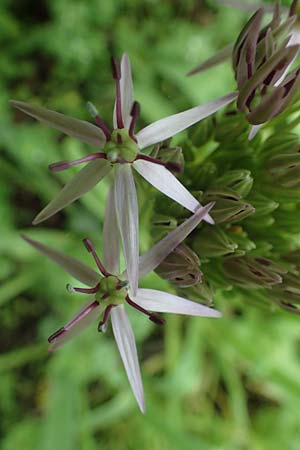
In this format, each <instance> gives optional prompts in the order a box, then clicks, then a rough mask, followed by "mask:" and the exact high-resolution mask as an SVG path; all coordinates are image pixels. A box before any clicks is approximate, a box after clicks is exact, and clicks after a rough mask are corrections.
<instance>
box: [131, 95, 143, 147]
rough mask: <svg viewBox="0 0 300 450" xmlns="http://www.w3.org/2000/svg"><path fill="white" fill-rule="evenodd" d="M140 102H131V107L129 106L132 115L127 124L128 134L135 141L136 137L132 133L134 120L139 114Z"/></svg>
mask: <svg viewBox="0 0 300 450" xmlns="http://www.w3.org/2000/svg"><path fill="white" fill-rule="evenodd" d="M140 111H141V109H140V104H139V102H133V105H132V108H131V112H130V115H131V117H132V119H131V122H130V125H129V131H128V134H129V136H130V137H131V139H133V140H134V141H135V142H137V140H136V137H135V135H134V127H135V125H136V121H137V119H138V118H139V115H140Z"/></svg>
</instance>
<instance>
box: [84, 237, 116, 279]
mask: <svg viewBox="0 0 300 450" xmlns="http://www.w3.org/2000/svg"><path fill="white" fill-rule="evenodd" d="M83 243H84V245H85V248H86V249H87V251H88V252H89V253H91V254H92V256H93V258H94V261H95V263H96V265H97V267H98V269H99V270H100V272H101V273H102V275H103V276H104V277H109V276H110V273H109V272H107V270H106V269H105V267H104V266H103V264H102V263H101V261H100V258H99V256H98V255H97V252H96V249H95V247H94V245H93V243H92V242H91V241H90V240H89V239H83Z"/></svg>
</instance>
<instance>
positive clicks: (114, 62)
mask: <svg viewBox="0 0 300 450" xmlns="http://www.w3.org/2000/svg"><path fill="white" fill-rule="evenodd" d="M111 66H112V74H113V78H114V80H115V81H116V118H117V126H118V128H124V122H123V117H122V102H121V85H120V80H121V66H120V62H119V60H118V59H117V58H115V57H112V58H111Z"/></svg>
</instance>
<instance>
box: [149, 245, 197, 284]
mask: <svg viewBox="0 0 300 450" xmlns="http://www.w3.org/2000/svg"><path fill="white" fill-rule="evenodd" d="M156 272H157V273H158V275H159V276H160V277H161V278H163V279H164V280H167V281H169V282H170V283H172V284H174V285H176V286H178V287H182V288H185V287H189V286H193V285H195V284H197V283H200V282H201V278H202V273H201V271H200V260H199V258H198V256H197V255H196V254H195V253H194V252H193V251H192V250H191V249H190V248H189V247H188V246H186V245H184V244H182V245H179V246H178V247H177V248H176V249H175V250H174V251H173V252H172V253H170V254H169V256H167V258H166V259H165V260H164V261H163V262H162V263H161V264H160V265H159V266H158V268H157V269H156Z"/></svg>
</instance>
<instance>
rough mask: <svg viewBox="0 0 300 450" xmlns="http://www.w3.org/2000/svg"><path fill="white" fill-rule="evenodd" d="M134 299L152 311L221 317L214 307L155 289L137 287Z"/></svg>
mask: <svg viewBox="0 0 300 450" xmlns="http://www.w3.org/2000/svg"><path fill="white" fill-rule="evenodd" d="M134 301H135V302H136V303H137V304H138V305H140V306H142V307H143V308H145V309H148V310H150V311H154V312H166V313H175V314H186V315H188V316H203V317H221V316H222V314H221V313H220V312H219V311H216V310H215V309H212V308H209V307H208V306H204V305H201V304H200V303H195V302H191V301H190V300H186V299H185V298H182V297H178V296H177V295H173V294H168V293H167V292H162V291H157V290H156V289H138V292H137V295H136V297H135V299H134Z"/></svg>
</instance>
